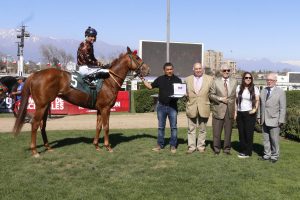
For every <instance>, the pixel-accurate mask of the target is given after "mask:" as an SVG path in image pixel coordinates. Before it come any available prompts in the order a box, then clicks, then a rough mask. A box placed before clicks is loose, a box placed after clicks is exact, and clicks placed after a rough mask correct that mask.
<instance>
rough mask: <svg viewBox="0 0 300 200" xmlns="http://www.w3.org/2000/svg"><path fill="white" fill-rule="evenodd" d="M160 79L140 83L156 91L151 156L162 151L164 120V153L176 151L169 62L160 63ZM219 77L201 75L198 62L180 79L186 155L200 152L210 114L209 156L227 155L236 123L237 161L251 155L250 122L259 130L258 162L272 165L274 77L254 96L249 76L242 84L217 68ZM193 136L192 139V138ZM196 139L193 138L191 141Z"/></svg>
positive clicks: (279, 99)
mask: <svg viewBox="0 0 300 200" xmlns="http://www.w3.org/2000/svg"><path fill="white" fill-rule="evenodd" d="M163 71H164V74H163V75H162V76H159V77H158V78H156V79H155V80H154V82H152V83H149V82H147V81H146V80H145V79H143V83H144V85H145V86H146V88H148V89H152V88H159V96H158V105H157V118H158V137H157V145H156V146H155V147H154V148H153V149H152V150H153V151H156V152H158V151H160V150H161V149H163V148H164V147H165V140H164V137H165V126H166V119H167V118H168V119H169V122H170V129H171V137H170V151H171V152H172V153H176V149H177V145H178V144H177V114H178V109H177V101H178V98H172V97H171V95H172V94H173V92H174V91H173V84H174V83H182V81H181V79H180V78H179V77H177V76H175V75H174V66H173V65H172V63H169V62H168V63H165V64H164V66H163ZM220 73H221V76H220V77H217V78H213V77H212V76H209V75H206V74H205V73H204V68H203V66H202V65H201V63H195V64H194V65H193V75H191V76H188V77H187V78H186V79H185V83H186V88H187V89H186V90H187V91H186V97H187V102H186V115H187V119H188V130H187V138H188V149H187V152H186V153H187V154H191V153H193V152H195V151H199V152H200V153H203V152H205V149H206V145H207V144H206V143H205V140H206V126H207V122H208V119H209V117H210V113H212V130H213V152H214V154H215V155H216V156H217V155H219V154H220V152H221V151H222V150H223V154H225V155H231V134H232V126H233V123H234V121H235V120H236V122H237V128H238V133H239V142H240V151H239V154H238V157H239V158H248V157H250V156H252V150H253V133H254V128H255V124H256V121H257V120H258V121H259V123H260V124H261V125H262V131H263V145H264V152H263V156H262V157H261V158H260V160H269V161H271V162H272V163H275V162H277V161H278V158H279V133H280V128H281V127H282V125H283V123H285V115H286V96H285V92H284V91H283V90H282V89H281V88H279V87H276V82H277V75H276V74H275V73H270V74H268V75H267V79H266V81H267V84H266V87H265V88H264V89H262V90H261V91H259V89H258V87H257V86H255V85H254V82H253V76H252V74H251V73H250V72H245V73H244V74H243V75H242V82H241V84H240V85H238V81H237V79H235V78H234V77H232V76H230V75H231V69H230V67H229V66H228V65H227V64H222V65H221V67H220ZM223 130H224V143H223V147H222V146H221V135H222V131H223ZM197 133H198V134H197ZM197 135H198V136H197Z"/></svg>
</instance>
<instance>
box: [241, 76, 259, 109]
mask: <svg viewBox="0 0 300 200" xmlns="http://www.w3.org/2000/svg"><path fill="white" fill-rule="evenodd" d="M247 74H249V75H250V76H251V77H252V79H251V83H250V84H249V85H246V83H245V76H246V75H247ZM245 87H248V90H249V92H250V99H251V101H252V108H254V107H255V101H256V100H255V89H254V83H253V76H252V74H251V73H250V72H244V73H243V76H242V84H241V85H240V91H239V92H238V97H237V98H236V103H237V105H238V106H239V108H240V107H241V102H242V99H243V97H242V94H243V92H244V89H245Z"/></svg>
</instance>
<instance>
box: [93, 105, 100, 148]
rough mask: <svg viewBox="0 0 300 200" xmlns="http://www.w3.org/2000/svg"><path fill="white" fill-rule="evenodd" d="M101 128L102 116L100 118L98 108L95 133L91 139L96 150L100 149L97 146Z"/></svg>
mask: <svg viewBox="0 0 300 200" xmlns="http://www.w3.org/2000/svg"><path fill="white" fill-rule="evenodd" d="M101 129H102V118H101V113H100V111H99V110H98V111H97V124H96V135H95V137H94V141H93V144H94V145H95V148H96V150H97V151H100V148H99V137H100V132H101Z"/></svg>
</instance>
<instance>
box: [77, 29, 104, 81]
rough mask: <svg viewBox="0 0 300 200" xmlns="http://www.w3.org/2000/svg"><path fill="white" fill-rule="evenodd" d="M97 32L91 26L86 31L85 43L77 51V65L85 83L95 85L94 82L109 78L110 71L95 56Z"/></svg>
mask: <svg viewBox="0 0 300 200" xmlns="http://www.w3.org/2000/svg"><path fill="white" fill-rule="evenodd" d="M96 37H97V31H96V30H95V29H93V28H91V27H90V26H89V27H88V28H87V29H86V31H85V41H83V42H81V43H80V45H79V47H78V50H77V65H78V66H79V71H78V72H79V73H80V74H82V75H84V76H85V77H84V78H83V79H84V81H86V82H87V83H88V84H89V85H93V83H92V82H93V81H94V80H96V79H99V78H108V77H109V73H108V72H109V70H108V69H102V68H105V67H106V66H104V65H103V64H102V63H101V62H100V61H98V60H97V59H96V58H95V56H94V46H93V43H94V42H96Z"/></svg>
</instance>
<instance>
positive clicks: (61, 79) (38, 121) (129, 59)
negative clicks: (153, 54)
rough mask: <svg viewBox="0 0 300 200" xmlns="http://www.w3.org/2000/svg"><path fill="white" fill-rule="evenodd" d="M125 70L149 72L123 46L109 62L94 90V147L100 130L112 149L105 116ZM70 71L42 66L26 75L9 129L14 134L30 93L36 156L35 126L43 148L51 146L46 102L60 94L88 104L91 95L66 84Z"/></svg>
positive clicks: (108, 114)
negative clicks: (40, 135) (47, 125)
mask: <svg viewBox="0 0 300 200" xmlns="http://www.w3.org/2000/svg"><path fill="white" fill-rule="evenodd" d="M129 71H134V72H135V73H136V74H137V75H138V76H140V77H143V76H147V75H148V74H149V67H148V65H146V64H145V63H144V62H143V61H142V59H141V58H139V57H138V56H137V55H136V53H133V52H132V51H131V50H130V48H129V47H127V53H126V54H121V55H120V56H119V58H117V59H115V60H114V61H113V62H112V63H111V67H110V69H109V73H110V76H109V78H107V79H104V81H103V86H102V88H101V90H100V91H99V92H98V94H97V100H96V104H95V107H94V108H92V109H96V110H97V124H96V135H95V137H94V141H93V144H94V145H95V147H96V150H98V151H99V150H100V148H99V144H98V143H99V135H100V132H101V130H102V128H103V130H104V147H105V148H106V150H107V151H109V152H113V150H112V148H111V147H110V143H109V136H108V135H109V116H110V109H111V108H112V107H113V106H114V104H115V102H116V98H117V94H118V91H119V89H120V88H121V86H122V83H123V81H124V80H125V78H126V75H127V73H128V72H129ZM70 81H71V74H70V73H69V72H66V71H62V70H58V69H54V68H50V69H46V70H42V71H39V72H36V73H34V74H32V75H30V76H29V77H28V78H27V80H26V82H25V85H24V88H23V90H22V99H21V105H20V108H19V113H18V116H17V119H16V121H15V125H14V129H13V132H14V133H15V134H18V133H19V132H20V131H21V128H22V126H23V124H24V119H25V115H26V111H27V105H28V98H29V96H30V95H31V97H32V98H33V100H34V102H35V105H36V108H35V113H34V115H33V118H32V123H31V144H30V148H31V151H32V155H33V156H34V157H38V156H39V153H38V151H37V149H36V136H37V129H38V128H39V127H40V128H41V134H42V138H43V142H44V146H45V148H46V149H47V150H52V149H51V147H50V145H49V143H48V139H47V135H46V121H47V114H48V108H49V106H50V103H51V102H52V101H53V100H54V99H55V98H56V97H60V98H62V99H64V100H66V101H68V102H70V103H72V104H75V105H78V106H81V107H85V108H91V107H90V104H89V101H90V100H91V95H89V94H86V93H84V92H81V91H79V90H76V89H74V88H72V87H70Z"/></svg>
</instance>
